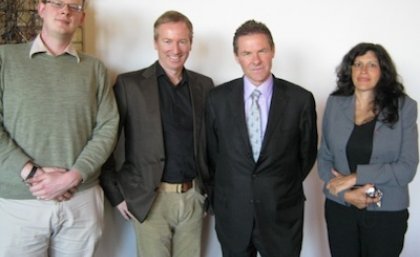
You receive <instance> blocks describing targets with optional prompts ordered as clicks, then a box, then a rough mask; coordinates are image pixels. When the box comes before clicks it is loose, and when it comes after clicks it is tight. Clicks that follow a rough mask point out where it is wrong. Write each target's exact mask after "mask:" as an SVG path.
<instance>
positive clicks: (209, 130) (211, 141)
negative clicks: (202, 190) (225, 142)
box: [205, 91, 218, 207]
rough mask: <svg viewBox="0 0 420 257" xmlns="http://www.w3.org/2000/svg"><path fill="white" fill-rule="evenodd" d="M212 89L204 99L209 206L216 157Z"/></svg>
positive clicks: (211, 200) (211, 203) (211, 199)
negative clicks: (205, 99)
mask: <svg viewBox="0 0 420 257" xmlns="http://www.w3.org/2000/svg"><path fill="white" fill-rule="evenodd" d="M212 98H213V97H212V91H210V94H209V96H208V98H207V101H206V111H205V123H206V137H207V162H208V176H209V180H208V197H209V204H210V207H212V206H213V190H214V188H213V187H214V173H215V168H216V167H215V166H216V158H217V149H218V143H217V142H218V140H217V135H216V131H215V115H214V109H213V105H212Z"/></svg>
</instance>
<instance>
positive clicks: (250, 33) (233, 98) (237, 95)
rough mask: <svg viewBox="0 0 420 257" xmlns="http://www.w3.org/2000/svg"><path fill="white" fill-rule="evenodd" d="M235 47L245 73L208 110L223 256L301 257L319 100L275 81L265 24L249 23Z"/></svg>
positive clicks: (216, 93) (215, 94)
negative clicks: (306, 182)
mask: <svg viewBox="0 0 420 257" xmlns="http://www.w3.org/2000/svg"><path fill="white" fill-rule="evenodd" d="M233 45H234V53H235V58H236V60H237V61H238V63H239V64H240V65H241V68H242V70H243V72H244V74H245V75H244V76H243V77H242V78H238V79H235V80H232V81H230V82H227V83H225V84H223V85H221V86H218V87H216V88H215V89H213V90H212V91H211V92H210V94H209V97H208V102H207V107H206V130H207V135H208V146H209V147H208V151H209V157H210V158H209V159H210V165H209V166H210V170H211V174H212V177H213V181H214V189H213V192H214V193H213V196H212V206H213V209H214V213H215V218H216V232H217V236H218V239H219V241H220V244H221V246H222V252H223V256H224V257H255V256H257V252H259V253H260V255H261V256H262V257H291V256H295V257H297V256H299V254H300V250H301V243H302V229H303V210H304V200H305V196H304V193H303V187H302V182H303V180H304V179H305V178H306V176H307V175H308V173H309V172H310V170H311V168H312V166H313V164H314V162H315V158H316V152H317V126H316V111H315V101H314V98H313V96H312V94H311V93H310V92H309V91H307V90H305V89H303V88H301V87H299V86H297V85H294V84H292V83H290V82H288V81H285V80H282V79H279V78H276V77H275V76H273V75H272V73H271V65H272V59H273V58H274V42H273V38H272V36H271V33H270V31H269V29H268V28H267V27H266V26H265V25H264V24H262V23H260V22H256V21H254V20H250V21H247V22H245V23H244V24H243V25H242V26H240V27H239V28H238V29H237V30H236V33H235V36H234V39H233ZM255 95H256V96H255ZM254 97H255V98H257V99H256V100H255V102H254ZM255 107H257V108H256V109H255ZM254 110H255V111H254ZM255 116H257V117H258V119H256V117H255ZM251 120H254V121H255V122H256V123H257V125H255V123H254V124H251V122H250V121H251ZM255 132H257V133H255ZM250 136H252V138H250Z"/></svg>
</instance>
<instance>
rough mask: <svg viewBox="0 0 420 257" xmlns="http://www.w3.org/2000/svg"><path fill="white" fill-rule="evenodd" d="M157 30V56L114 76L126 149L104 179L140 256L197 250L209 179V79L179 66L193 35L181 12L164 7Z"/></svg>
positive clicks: (196, 252)
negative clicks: (145, 65)
mask: <svg viewBox="0 0 420 257" xmlns="http://www.w3.org/2000/svg"><path fill="white" fill-rule="evenodd" d="M154 34H155V35H154V37H155V38H154V45H155V49H156V50H157V52H158V56H159V58H158V61H156V62H155V63H154V64H152V65H151V66H150V67H148V68H145V69H142V70H139V71H134V72H130V73H126V74H122V75H119V76H118V78H117V81H116V85H115V94H116V98H117V103H118V107H119V112H120V116H121V119H120V132H122V131H124V136H125V153H124V158H123V163H122V167H121V168H119V169H118V168H116V165H115V163H116V162H115V160H114V158H110V160H109V161H108V162H107V165H105V166H104V170H103V174H102V177H101V184H102V186H103V188H104V191H105V194H106V196H107V197H108V199H109V200H110V202H111V204H112V205H114V206H117V208H118V210H119V211H120V212H121V214H122V215H123V216H124V218H126V219H132V220H133V222H134V225H135V230H136V234H137V237H138V250H139V255H140V256H144V257H147V256H153V257H169V256H177V257H181V256H182V257H185V256H189V257H199V256H200V251H201V250H200V246H201V240H200V238H201V230H202V220H203V213H204V209H203V207H204V201H205V194H206V187H205V184H206V181H208V175H206V174H205V172H206V171H207V167H206V163H205V161H204V157H203V153H204V151H205V150H204V149H203V148H205V147H206V137H205V133H204V127H203V124H204V106H205V100H206V98H207V94H208V92H209V90H210V89H211V88H212V87H213V82H212V80H211V79H210V78H208V77H206V76H203V75H201V74H198V73H195V72H193V71H190V70H187V69H185V68H184V64H185V62H186V60H187V58H188V55H189V52H190V50H191V43H192V36H193V28H192V24H191V22H190V20H189V19H188V18H187V17H186V16H184V15H183V14H181V13H179V12H176V11H168V12H165V13H164V14H162V15H161V16H160V17H159V18H158V19H157V20H156V22H155V24H154Z"/></svg>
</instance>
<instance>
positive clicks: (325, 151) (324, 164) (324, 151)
mask: <svg viewBox="0 0 420 257" xmlns="http://www.w3.org/2000/svg"><path fill="white" fill-rule="evenodd" d="M331 102H332V101H331V97H329V98H328V100H327V104H326V107H325V111H324V117H323V120H322V135H321V144H320V147H319V151H318V175H319V177H320V178H321V179H322V180H323V181H324V182H325V183H328V182H329V181H330V180H331V178H332V174H331V170H332V168H333V166H334V165H333V154H332V152H331V150H330V147H329V142H328V135H329V134H330V133H331V131H330V129H329V128H330V126H329V123H330V119H331V110H332V108H333V107H332V103H331Z"/></svg>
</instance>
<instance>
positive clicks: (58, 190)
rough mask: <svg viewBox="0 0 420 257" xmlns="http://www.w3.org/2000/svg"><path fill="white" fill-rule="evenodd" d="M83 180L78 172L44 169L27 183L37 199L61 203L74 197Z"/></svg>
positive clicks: (39, 170)
mask: <svg viewBox="0 0 420 257" xmlns="http://www.w3.org/2000/svg"><path fill="white" fill-rule="evenodd" d="M81 180H82V177H81V175H80V173H79V172H78V171H76V170H66V169H64V168H58V167H42V168H38V169H37V171H36V173H35V175H34V177H33V178H30V179H28V180H27V181H25V182H26V184H27V185H28V187H29V191H31V193H32V195H33V196H35V197H36V198H37V199H41V200H55V201H58V202H61V201H67V200H70V199H71V198H72V197H73V195H74V193H76V191H77V186H78V185H79V184H80V181H81Z"/></svg>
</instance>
